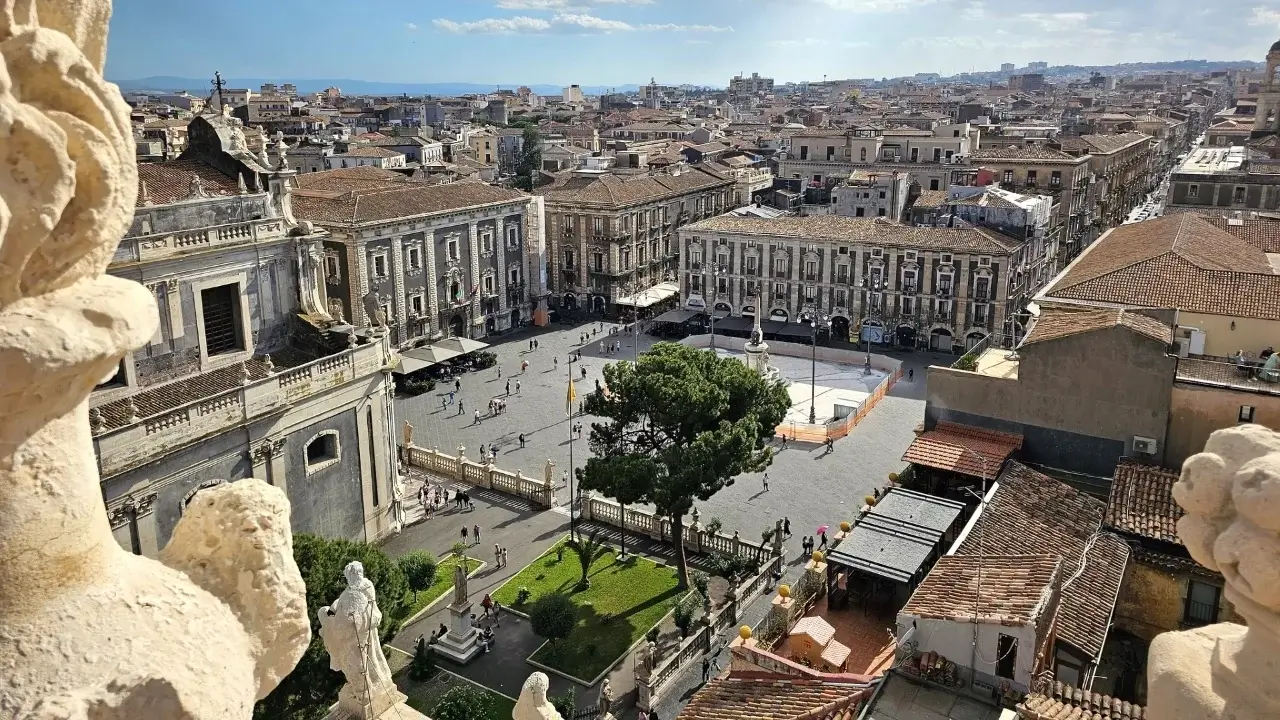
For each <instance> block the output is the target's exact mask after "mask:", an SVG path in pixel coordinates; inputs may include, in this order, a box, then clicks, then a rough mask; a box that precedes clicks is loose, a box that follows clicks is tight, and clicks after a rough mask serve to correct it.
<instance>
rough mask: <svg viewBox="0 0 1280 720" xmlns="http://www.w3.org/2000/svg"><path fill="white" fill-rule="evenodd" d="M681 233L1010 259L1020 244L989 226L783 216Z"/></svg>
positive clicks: (724, 219) (723, 221)
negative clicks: (932, 250)
mask: <svg viewBox="0 0 1280 720" xmlns="http://www.w3.org/2000/svg"><path fill="white" fill-rule="evenodd" d="M681 230H686V231H689V232H699V231H702V232H706V233H708V234H713V233H725V234H733V235H755V236H763V237H791V238H801V239H804V240H810V239H812V240H828V241H833V242H846V243H853V242H867V243H875V244H879V245H885V246H889V247H907V248H937V249H941V250H958V251H961V252H976V253H988V254H991V255H1005V254H1007V253H1010V252H1012V251H1013V250H1014V249H1016V248H1017V247H1018V245H1019V241H1017V240H1015V239H1013V238H1011V237H1009V236H1007V235H1002V234H1001V233H998V232H996V231H994V230H990V229H988V228H931V227H917V226H913V225H899V224H898V223H894V222H889V221H883V220H882V219H881V218H851V217H842V216H838V215H811V216H807V217H794V216H787V217H778V218H759V217H739V216H733V215H720V216H717V217H713V218H708V219H706V220H700V221H698V222H696V223H693V224H691V225H686V226H684V227H683V228H681Z"/></svg>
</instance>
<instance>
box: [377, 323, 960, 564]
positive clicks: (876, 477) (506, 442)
mask: <svg viewBox="0 0 1280 720" xmlns="http://www.w3.org/2000/svg"><path fill="white" fill-rule="evenodd" d="M602 327H603V330H601V328H602ZM615 327H617V326H616V325H613V324H611V323H607V322H606V323H604V324H603V326H602V325H601V324H599V323H597V322H591V323H585V324H581V325H565V324H555V325H553V326H551V327H549V328H539V329H533V330H528V331H522V332H520V333H517V334H512V335H509V336H507V337H506V338H502V339H499V340H498V342H497V343H496V344H494V345H493V347H492V348H491V349H492V350H494V351H495V352H497V354H498V358H499V365H500V366H501V368H502V378H501V379H499V378H498V373H497V370H496V369H489V370H483V371H480V372H473V373H467V374H466V375H464V376H463V377H462V392H461V398H462V399H463V402H464V404H465V412H464V413H463V414H462V415H457V414H456V413H457V407H456V406H454V407H450V408H449V409H448V410H447V411H442V410H441V408H440V402H441V397H442V392H443V390H444V385H440V386H438V387H437V389H436V390H435V391H433V392H431V393H427V394H424V395H420V396H418V397H413V398H401V399H397V400H396V412H397V418H398V419H400V420H402V421H403V420H408V421H409V422H411V423H413V425H414V427H415V440H416V442H418V444H420V445H437V446H439V447H440V449H441V450H447V451H450V452H452V449H453V448H455V447H457V445H458V444H459V443H462V444H463V445H465V446H466V448H467V454H468V456H470V457H476V456H477V454H478V453H479V449H480V445H481V444H482V443H483V444H485V445H486V446H488V445H489V444H491V443H493V442H495V441H496V442H497V443H498V465H499V466H500V467H503V468H507V469H510V470H514V469H523V470H524V472H525V473H526V474H530V475H535V474H541V468H542V466H543V464H544V463H545V462H546V460H547V459H548V458H550V459H551V460H553V461H554V462H555V463H556V464H557V475H558V474H559V473H560V471H561V470H563V469H565V468H567V467H568V462H569V423H568V420H567V418H566V417H565V411H564V408H565V391H566V386H567V382H568V371H569V364H568V358H569V353H570V352H571V351H577V350H579V349H581V350H582V352H583V360H582V362H581V366H582V367H586V369H587V378H586V381H585V382H582V381H581V377H582V376H581V372H580V370H579V363H574V364H573V369H574V372H575V373H577V377H578V378H579V381H578V383H577V387H578V392H579V395H580V396H581V394H582V393H583V392H586V391H590V390H591V389H593V388H594V387H595V382H594V381H595V380H597V379H600V378H601V368H602V367H603V366H604V365H605V364H606V363H609V362H614V361H616V360H618V359H619V358H630V357H631V356H632V354H633V352H634V346H633V344H632V341H631V338H630V337H628V336H626V335H618V336H609V335H607V334H606V333H608V332H609V330H611V329H613V328H615ZM592 329H595V330H596V331H597V334H596V336H595V337H594V338H593V339H592V340H591V341H590V342H588V343H587V344H586V345H585V346H584V345H581V344H580V343H579V336H580V334H581V333H582V332H584V331H586V332H590V331H591V330H592ZM532 338H537V339H538V343H539V349H538V350H536V351H533V352H530V351H529V345H528V342H529V340H530V339H532ZM601 339H604V340H605V341H606V342H607V341H608V340H611V339H616V340H618V341H620V342H621V343H622V345H623V348H622V351H621V352H620V353H619V354H617V355H610V356H607V357H604V356H602V355H601V353H600V345H599V343H600V340H601ZM653 342H655V338H653V337H652V336H649V335H641V338H640V343H641V345H640V352H644V350H645V349H647V348H648V347H650V346H651V345H652V344H653ZM894 357H895V358H897V359H899V360H902V361H903V362H904V367H903V371H904V373H906V371H907V370H908V369H910V368H914V369H915V379H914V380H908V378H907V377H905V376H904V377H903V379H902V381H900V382H899V383H898V384H897V385H896V386H895V387H894V389H893V391H892V392H891V393H890V394H889V395H888V396H887V397H885V398H884V399H883V400H882V401H881V402H880V404H878V405H877V406H876V407H875V408H874V409H873V410H872V411H871V414H870V415H869V416H868V417H867V418H866V419H865V420H863V422H862V423H860V424H859V425H858V426H857V427H856V428H855V429H854V431H853V432H852V433H851V434H850V435H849V436H848V437H846V438H843V439H841V440H837V441H836V443H835V451H834V452H833V453H830V454H828V453H827V452H826V451H825V449H824V448H822V447H819V446H810V445H798V444H794V443H793V444H791V445H790V446H789V447H788V448H787V449H786V450H780V451H779V452H778V454H777V456H776V458H775V459H774V462H773V465H772V466H771V467H770V468H769V492H767V493H766V492H764V490H763V484H762V483H761V478H760V476H759V475H758V474H752V475H745V476H742V477H740V478H738V481H737V482H736V483H735V484H734V485H733V486H732V487H728V488H725V489H724V490H722V491H720V492H719V493H718V494H717V495H716V496H715V497H713V498H712V499H711V500H709V501H707V502H705V503H702V504H701V505H700V510H701V512H702V516H703V519H704V522H705V521H706V520H709V519H710V518H712V517H719V518H720V519H721V521H722V522H723V524H724V527H725V528H726V529H727V530H734V529H736V530H738V531H739V532H741V533H742V535H743V537H745V538H750V537H758V535H757V533H758V532H759V531H760V530H761V529H763V528H764V527H765V526H767V525H769V524H771V522H772V520H773V519H775V518H781V517H782V516H784V515H786V516H787V517H789V518H790V519H791V523H792V533H793V534H794V535H795V536H796V542H798V541H799V537H800V536H801V535H803V534H812V533H813V531H814V529H815V528H816V527H817V526H818V525H821V524H831V525H835V524H837V523H838V522H840V521H841V520H845V519H849V518H850V517H851V516H852V515H853V513H854V512H856V510H857V508H858V507H859V506H860V505H861V503H862V498H863V496H865V495H867V494H868V493H870V491H871V489H872V488H873V487H876V486H878V485H882V484H883V483H884V482H885V480H886V478H887V476H888V474H889V473H890V472H894V471H896V470H900V469H901V468H902V467H903V463H902V460H901V458H902V453H903V452H904V451H905V450H906V448H907V445H909V444H910V442H911V439H912V430H913V429H914V428H915V427H916V425H917V424H918V423H920V422H921V421H922V420H923V417H924V400H923V398H924V386H925V382H924V380H925V373H924V368H925V367H926V366H927V365H928V364H929V363H930V362H937V363H950V362H951V361H952V360H953V359H954V358H953V357H952V356H949V355H933V354H926V353H905V354H897V355H895V356H894ZM553 358H558V360H559V364H558V366H557V365H555V364H554V363H553V361H552V359H553ZM524 360H528V361H529V363H530V366H529V368H528V370H527V371H525V372H524V373H521V372H520V364H521V361H524ZM771 361H772V363H773V364H774V366H776V367H778V368H779V370H780V371H781V372H782V373H783V375H785V376H786V377H788V378H790V379H792V380H794V381H797V382H805V383H807V382H808V381H809V372H810V368H809V366H810V363H809V361H808V360H807V359H805V358H798V357H787V356H780V355H776V354H775V355H773V356H772V357H771ZM507 380H511V382H512V394H511V395H510V396H509V397H506V398H505V399H506V400H507V411H506V412H505V413H504V414H501V415H498V416H497V417H491V418H486V419H485V420H484V421H483V422H482V423H481V424H480V425H473V424H472V411H473V410H474V409H475V408H477V407H478V408H480V410H481V412H484V411H485V409H486V405H487V403H488V401H489V400H490V398H494V397H504V394H505V389H506V382H507ZM516 380H519V381H520V386H521V387H520V392H519V393H516V391H515V382H516ZM865 383H866V379H865V378H864V377H863V368H862V367H861V366H849V365H835V364H831V363H821V362H820V363H818V384H819V385H822V386H828V387H834V388H848V389H850V390H863V389H865V387H866V385H865ZM872 385H874V383H873V384H872ZM444 395H445V396H447V393H444ZM575 420H576V421H578V422H583V423H584V425H585V428H584V439H583V440H582V441H575V442H574V455H575V465H580V464H581V463H582V462H583V460H584V458H585V457H586V454H587V452H588V451H587V443H586V441H585V437H586V435H587V433H588V431H589V428H590V422H591V421H592V418H591V417H589V416H588V417H586V418H583V417H581V416H577V417H575ZM520 433H524V434H525V441H526V446H525V448H524V449H521V448H520V444H519V442H518V437H519V434H520ZM558 492H559V494H560V498H561V500H562V501H563V500H567V499H568V489H567V488H561V489H560V490H559V491H558Z"/></svg>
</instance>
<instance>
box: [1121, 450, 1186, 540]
mask: <svg viewBox="0 0 1280 720" xmlns="http://www.w3.org/2000/svg"><path fill="white" fill-rule="evenodd" d="M1176 482H1178V473H1176V472H1174V471H1172V470H1166V469H1164V468H1160V467H1151V466H1149V465H1139V464H1138V463H1136V462H1133V461H1132V460H1121V461H1120V463H1119V464H1118V465H1116V469H1115V474H1114V480H1113V482H1112V483H1111V495H1110V497H1109V498H1108V499H1107V515H1106V522H1107V524H1108V525H1110V526H1111V527H1113V528H1115V529H1117V530H1120V531H1122V532H1127V533H1133V534H1134V535H1141V536H1143V537H1148V538H1154V539H1156V540H1164V541H1165V542H1171V543H1178V544H1181V543H1182V541H1181V540H1179V539H1178V519H1179V518H1181V517H1182V515H1183V510H1182V508H1181V507H1180V506H1179V505H1178V503H1176V502H1174V501H1173V484H1174V483H1176Z"/></svg>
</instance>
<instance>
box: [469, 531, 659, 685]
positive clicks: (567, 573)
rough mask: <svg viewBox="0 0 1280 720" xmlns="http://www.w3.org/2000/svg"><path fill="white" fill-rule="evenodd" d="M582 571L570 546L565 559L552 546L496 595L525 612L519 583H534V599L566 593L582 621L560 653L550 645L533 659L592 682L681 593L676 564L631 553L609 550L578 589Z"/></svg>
mask: <svg viewBox="0 0 1280 720" xmlns="http://www.w3.org/2000/svg"><path fill="white" fill-rule="evenodd" d="M561 542H564V541H563V540H561ZM581 576H582V568H581V566H580V565H579V564H578V558H577V556H575V555H574V554H573V552H572V551H570V550H568V549H566V550H565V553H564V560H560V561H558V560H556V553H555V546H552V549H551V550H549V551H548V552H547V553H546V554H545V555H543V556H542V557H540V558H538V559H537V560H534V561H533V562H532V563H531V564H530V565H529V566H528V567H526V568H524V569H523V570H521V571H520V572H519V573H517V574H516V576H515V577H513V578H511V579H510V580H508V581H507V582H506V584H505V585H503V586H502V587H500V588H498V590H497V592H495V593H493V597H494V599H495V600H497V601H499V602H501V603H502V604H503V605H506V606H508V607H511V608H513V609H515V610H520V611H524V610H525V609H526V608H527V604H526V605H525V606H520V605H517V604H516V593H517V592H518V591H519V588H520V587H527V588H529V591H530V593H531V596H530V598H529V602H530V603H532V602H533V601H535V600H537V599H538V598H540V597H542V596H543V595H547V594H549V593H564V594H567V595H568V596H569V598H570V599H572V600H573V602H574V603H575V604H576V605H577V606H578V608H579V610H580V616H579V618H578V626H577V627H576V628H575V629H574V631H573V633H572V634H571V635H569V637H568V638H566V639H565V640H564V641H563V642H562V643H561V648H560V650H559V652H558V653H552V652H551V647H550V645H547V646H544V647H543V648H542V649H540V650H538V652H536V653H534V655H533V660H535V661H537V662H540V663H542V664H544V665H547V666H549V667H553V668H555V669H557V670H560V671H561V672H564V673H567V674H569V675H572V676H574V677H576V678H579V679H582V680H586V681H591V680H593V679H594V678H595V676H596V675H599V674H600V673H601V672H602V671H604V669H605V668H607V667H609V665H611V664H613V662H614V661H615V660H617V659H618V657H619V656H621V655H622V653H624V652H626V650H627V648H629V647H630V646H631V645H632V643H634V642H635V641H636V640H639V639H640V638H641V637H642V636H643V635H644V634H645V633H646V632H648V631H649V628H651V627H653V626H654V625H656V624H657V623H658V621H659V620H661V619H662V616H663V615H666V614H667V613H668V612H669V611H670V610H671V608H673V607H675V605H676V602H677V601H678V600H679V598H680V597H681V593H680V591H678V590H677V589H676V585H677V575H676V571H675V568H670V567H659V566H658V565H657V564H655V563H653V562H652V561H650V560H646V559H645V558H641V557H635V556H631V557H629V558H628V560H627V562H625V563H620V562H617V561H616V560H615V556H614V555H606V556H605V557H604V558H602V559H600V560H597V561H596V563H595V564H594V565H592V566H591V572H590V578H591V587H590V588H588V589H586V590H583V591H576V590H575V589H574V587H575V586H576V584H577V582H578V579H579V578H580V577H581Z"/></svg>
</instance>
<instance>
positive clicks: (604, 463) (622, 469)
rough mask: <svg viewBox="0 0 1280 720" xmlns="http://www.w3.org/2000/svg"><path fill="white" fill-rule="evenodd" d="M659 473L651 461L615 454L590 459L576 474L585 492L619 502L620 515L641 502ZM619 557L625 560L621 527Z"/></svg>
mask: <svg viewBox="0 0 1280 720" xmlns="http://www.w3.org/2000/svg"><path fill="white" fill-rule="evenodd" d="M657 472H658V465H657V463H655V462H654V461H653V460H652V459H651V458H647V457H643V456H640V455H627V454H622V453H614V454H610V455H605V456H602V457H591V458H588V459H587V464H586V465H585V466H584V467H580V468H578V470H577V473H576V474H577V476H578V483H579V484H580V485H581V486H582V488H584V489H586V490H596V491H598V492H601V493H603V494H604V495H605V496H607V497H611V498H613V499H614V500H617V501H618V504H619V505H621V506H622V507H621V510H622V513H623V515H624V516H625V515H626V512H627V506H628V505H634V504H636V503H638V502H640V501H641V500H643V499H644V497H645V494H646V493H647V492H648V491H649V486H650V485H651V484H652V483H653V477H654V475H655V474H656V473H657ZM621 556H622V557H626V556H627V528H626V524H625V523H624V524H623V527H622V554H621Z"/></svg>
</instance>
